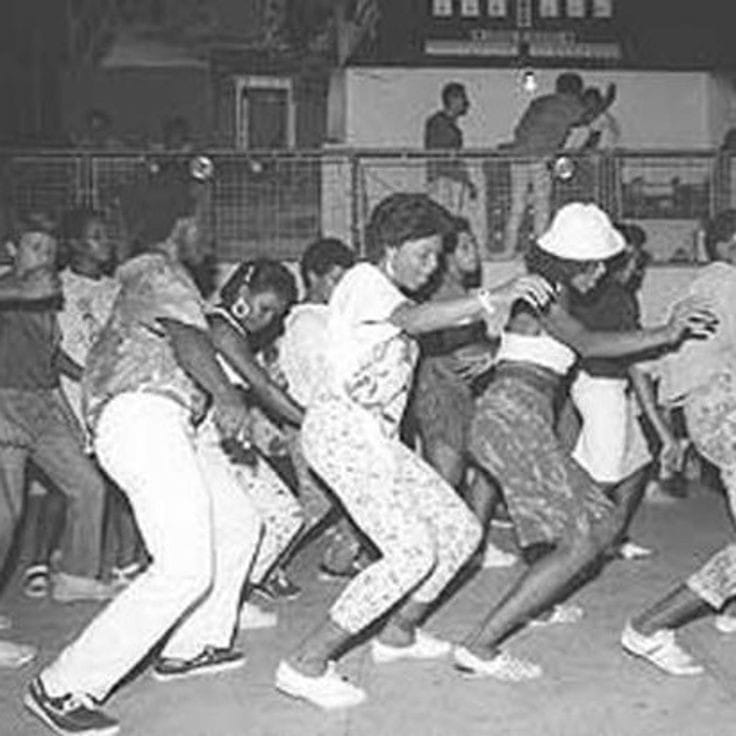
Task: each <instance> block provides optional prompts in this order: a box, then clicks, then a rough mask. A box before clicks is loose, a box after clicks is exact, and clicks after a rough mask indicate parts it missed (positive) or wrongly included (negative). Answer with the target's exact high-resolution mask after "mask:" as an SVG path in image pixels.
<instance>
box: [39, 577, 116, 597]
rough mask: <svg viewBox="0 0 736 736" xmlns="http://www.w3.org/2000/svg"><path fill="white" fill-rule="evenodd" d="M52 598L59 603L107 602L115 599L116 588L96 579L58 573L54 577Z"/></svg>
mask: <svg viewBox="0 0 736 736" xmlns="http://www.w3.org/2000/svg"><path fill="white" fill-rule="evenodd" d="M51 579H52V593H51V597H52V598H53V599H54V600H55V601H56V602H57V603H75V602H76V601H107V600H110V598H113V597H115V593H116V592H117V591H116V589H115V586H113V585H108V584H107V583H103V582H101V581H99V580H96V579H95V578H85V577H82V576H80V575H70V574H69V573H67V572H57V573H54V574H53V576H52V578H51Z"/></svg>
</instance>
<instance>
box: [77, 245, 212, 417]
mask: <svg viewBox="0 0 736 736" xmlns="http://www.w3.org/2000/svg"><path fill="white" fill-rule="evenodd" d="M118 280H119V281H120V293H119V294H118V298H117V299H116V301H115V305H114V307H113V310H112V314H111V316H110V319H109V320H108V322H107V324H106V325H105V327H104V328H103V330H102V333H101V335H100V337H99V338H98V340H97V342H95V344H94V345H93V346H92V349H91V350H90V352H89V355H88V358H87V365H86V367H85V372H84V377H83V380H82V389H83V397H84V405H85V418H86V420H87V422H88V424H89V425H90V426H91V427H93V428H94V425H95V423H96V421H97V418H98V417H99V414H100V411H101V410H102V408H103V407H104V405H105V403H106V402H107V401H109V400H110V399H111V398H113V397H114V396H117V395H118V394H121V393H124V392H128V391H144V392H151V393H157V394H162V395H164V396H168V397H169V398H171V399H173V400H175V401H177V402H178V403H180V404H182V405H183V406H184V407H185V408H187V409H189V410H190V411H191V412H192V413H193V414H195V415H199V414H200V413H201V411H202V409H203V407H204V405H205V403H206V395H205V393H204V392H203V391H202V389H201V388H199V387H198V386H197V385H196V384H195V383H194V381H193V380H192V379H191V378H190V377H189V376H188V375H187V374H186V373H185V371H184V370H183V368H182V367H181V366H180V365H179V363H178V362H177V360H176V357H175V355H174V350H173V348H172V345H171V343H170V340H169V337H168V334H167V332H166V329H165V327H164V326H163V324H162V322H161V321H162V320H165V319H170V320H174V321H177V322H181V323H183V324H186V325H189V326H191V327H196V328H199V329H201V330H203V331H206V330H207V329H208V325H207V319H206V316H205V303H204V300H203V299H202V297H201V296H200V294H199V292H198V290H197V287H196V286H195V284H194V282H193V281H192V279H191V277H190V276H189V274H188V273H187V271H186V270H185V269H184V267H183V266H182V265H181V264H179V263H177V262H175V261H173V260H171V259H169V258H167V257H166V256H164V255H163V254H158V253H150V254H146V255H142V256H138V257H137V258H134V259H132V260H131V261H128V262H127V263H125V264H124V265H123V266H121V268H120V269H119V270H118Z"/></svg>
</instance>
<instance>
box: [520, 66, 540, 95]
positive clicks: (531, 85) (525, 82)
mask: <svg viewBox="0 0 736 736" xmlns="http://www.w3.org/2000/svg"><path fill="white" fill-rule="evenodd" d="M521 86H522V88H523V90H524V92H527V93H528V94H530V95H533V94H534V93H535V92H536V91H537V88H538V84H537V75H536V74H535V73H534V70H533V69H524V71H523V72H522V73H521Z"/></svg>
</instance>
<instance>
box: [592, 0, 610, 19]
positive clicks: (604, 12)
mask: <svg viewBox="0 0 736 736" xmlns="http://www.w3.org/2000/svg"><path fill="white" fill-rule="evenodd" d="M593 17H594V18H613V0H593Z"/></svg>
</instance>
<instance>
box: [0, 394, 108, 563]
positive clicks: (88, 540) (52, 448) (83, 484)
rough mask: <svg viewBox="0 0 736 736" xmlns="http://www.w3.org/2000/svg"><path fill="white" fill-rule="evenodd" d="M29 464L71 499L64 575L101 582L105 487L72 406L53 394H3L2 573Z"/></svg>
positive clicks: (0, 460) (0, 450)
mask: <svg viewBox="0 0 736 736" xmlns="http://www.w3.org/2000/svg"><path fill="white" fill-rule="evenodd" d="M28 460H32V461H33V462H34V463H35V464H36V465H37V466H38V467H39V468H40V469H41V470H42V471H43V472H44V473H45V474H46V475H47V476H48V478H49V479H50V480H51V481H52V482H53V483H54V484H55V485H56V486H57V488H58V489H59V490H60V491H61V492H62V493H63V494H64V495H65V496H66V498H67V520H66V527H65V532H64V538H63V540H62V566H63V569H64V571H65V572H68V573H72V574H74V575H83V576H86V577H94V576H96V575H97V574H98V573H99V569H100V558H101V554H102V544H101V539H102V518H103V511H104V502H105V493H106V489H105V483H104V480H103V478H102V476H101V475H100V473H99V471H98V470H97V468H96V467H95V465H94V463H93V462H92V460H90V458H89V457H88V456H87V455H85V453H84V446H83V440H82V439H81V437H80V433H79V427H78V425H77V423H76V421H75V419H74V417H73V416H71V415H70V410H69V408H68V405H67V404H65V403H64V402H63V401H62V397H61V394H60V393H59V392H58V391H53V390H39V391H22V390H17V389H7V388H3V389H0V568H2V567H3V566H4V565H5V562H6V560H7V556H8V552H9V550H10V546H11V544H12V541H13V537H14V532H15V528H16V525H17V523H18V521H19V519H20V517H21V515H22V512H23V506H24V496H25V469H26V463H27V462H28Z"/></svg>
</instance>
